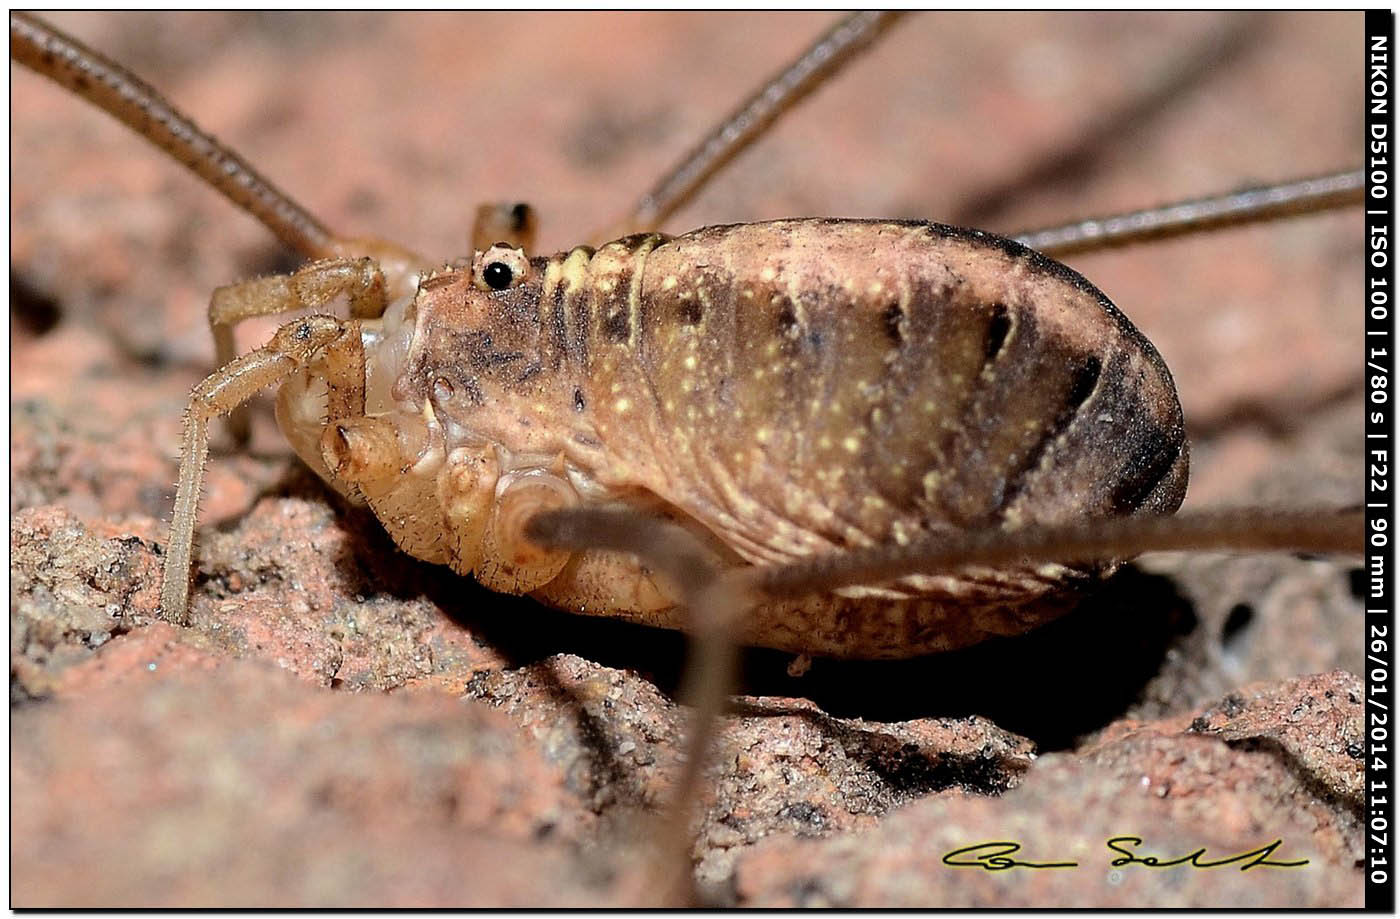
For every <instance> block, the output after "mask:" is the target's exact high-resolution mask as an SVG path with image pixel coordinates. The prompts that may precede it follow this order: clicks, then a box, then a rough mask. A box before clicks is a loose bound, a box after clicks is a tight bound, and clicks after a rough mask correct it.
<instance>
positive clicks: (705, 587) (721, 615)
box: [525, 508, 753, 906]
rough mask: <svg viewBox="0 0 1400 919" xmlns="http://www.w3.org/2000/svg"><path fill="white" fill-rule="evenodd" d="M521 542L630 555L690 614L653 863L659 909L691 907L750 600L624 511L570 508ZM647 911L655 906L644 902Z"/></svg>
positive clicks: (707, 559) (655, 523) (536, 521)
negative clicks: (678, 745)
mask: <svg viewBox="0 0 1400 919" xmlns="http://www.w3.org/2000/svg"><path fill="white" fill-rule="evenodd" d="M525 536H526V537H527V538H529V539H531V540H533V541H535V542H538V543H540V544H541V545H543V546H546V547H549V548H556V549H569V550H579V549H609V550H612V551H616V552H630V553H632V554H634V555H637V556H639V557H640V558H642V559H643V560H644V561H645V562H646V564H647V565H648V566H650V567H652V568H653V569H655V570H656V571H658V572H660V573H661V575H662V576H663V577H665V578H666V579H667V580H669V581H670V582H671V583H672V584H673V585H674V586H675V587H676V588H677V589H678V590H679V592H680V597H681V602H682V603H683V605H684V606H685V607H686V610H687V612H688V614H689V623H690V628H689V632H690V635H691V645H690V659H689V661H687V663H686V668H685V672H686V677H685V684H684V686H683V687H682V690H681V698H682V699H684V700H685V701H686V703H687V704H688V705H690V707H691V719H690V734H689V737H688V738H687V739H686V760H685V765H684V767H683V770H682V773H681V777H680V779H679V781H678V782H677V783H676V786H675V788H674V789H673V791H672V797H671V801H670V804H669V806H668V808H667V811H666V814H665V815H664V818H663V819H664V820H665V824H664V826H663V827H662V834H661V841H660V844H659V846H658V849H657V852H656V855H657V857H658V859H659V867H660V872H659V874H660V878H659V879H658V887H659V890H658V895H659V896H658V899H659V901H660V904H659V905H665V906H681V905H687V904H693V903H694V901H695V891H694V879H693V878H694V876H693V868H692V866H691V856H690V848H691V831H690V823H691V820H692V818H693V816H694V810H695V802H696V800H697V799H698V796H699V791H700V786H701V779H702V776H703V771H704V767H705V763H706V762H707V761H708V759H709V750H710V746H711V745H712V743H713V741H714V737H715V729H716V727H717V726H718V723H719V716H720V715H721V714H722V713H723V711H724V704H725V700H726V699H728V697H729V693H730V692H731V691H732V689H733V685H734V681H735V675H736V673H737V670H738V666H737V656H738V655H737V646H736V644H735V641H734V626H735V622H736V620H738V619H739V618H741V617H742V616H743V614H744V612H745V611H746V610H747V609H748V608H749V606H751V605H752V602H753V601H752V597H751V595H749V594H748V593H747V592H746V591H745V590H744V589H743V587H742V586H741V585H739V584H738V583H736V582H735V581H733V579H729V578H726V577H725V576H724V571H725V569H724V568H723V567H722V566H721V564H720V562H719V559H718V558H716V557H715V555H714V554H713V553H712V552H711V551H710V550H709V549H707V548H706V547H705V546H704V545H703V544H702V543H701V542H700V541H699V540H698V539H697V538H696V537H695V536H693V535H692V534H690V533H688V532H687V531H686V530H684V529H683V528H681V527H679V526H676V525H675V524H672V523H667V522H665V521H661V520H657V519H656V518H654V517H650V516H647V515H645V514H642V513H640V512H638V511H634V510H630V509H625V508H569V509H565V510H557V511H548V512H544V513H540V514H536V515H535V516H534V517H532V518H530V520H529V522H528V523H527V524H526V525H525ZM649 905H654V904H649Z"/></svg>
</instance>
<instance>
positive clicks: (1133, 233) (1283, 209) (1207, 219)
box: [1012, 169, 1366, 257]
mask: <svg viewBox="0 0 1400 919" xmlns="http://www.w3.org/2000/svg"><path fill="white" fill-rule="evenodd" d="M1365 185H1366V177H1365V175H1364V174H1363V173H1362V171H1361V170H1359V169H1357V170H1354V171H1352V172H1336V173H1332V174H1331V175H1325V176H1317V177H1316V178H1311V179H1299V180H1298V181H1296V182H1284V183H1281V184H1279V185H1266V186H1263V187H1261V188H1249V189H1245V190H1243V191H1237V192H1230V193H1227V194H1223V195H1212V196H1211V197H1208V198H1196V199H1193V200H1191V201H1179V202H1177V203H1175V204H1165V205H1162V206H1161V207H1150V208H1144V209H1143V210H1140V211H1130V212H1128V213H1125V214H1114V215H1112V216H1110V217H1094V218H1089V219H1087V220H1076V221H1074V222H1073V223H1066V224H1062V225H1060V226H1055V227H1047V228H1045V229H1042V230H1032V231H1030V232H1027V233H1020V234H1017V235H1016V236H1014V237H1012V238H1013V239H1015V240H1016V241H1017V242H1019V243H1022V244H1024V245H1027V246H1030V247H1031V248H1032V249H1038V250H1039V251H1041V252H1043V253H1045V254H1046V255H1053V256H1055V257H1059V256H1062V255H1070V254H1073V253H1078V252H1092V251H1094V250H1097V249H1110V248H1114V247H1117V246H1127V245H1131V244H1133V243H1140V242H1148V241H1150V240H1157V239H1166V238H1168V237H1171V236H1182V235H1184V234H1187V233H1204V232H1207V231H1210V230H1219V229H1223V228H1225V227H1233V226H1240V225H1243V224H1247V223H1262V222H1263V221H1266V220H1275V219H1277V218H1279V217H1293V216H1299V215H1302V214H1312V213H1316V212H1318V211H1324V210H1332V209H1335V208H1341V207H1350V206H1352V205H1359V204H1361V203H1362V201H1363V199H1364V195H1365Z"/></svg>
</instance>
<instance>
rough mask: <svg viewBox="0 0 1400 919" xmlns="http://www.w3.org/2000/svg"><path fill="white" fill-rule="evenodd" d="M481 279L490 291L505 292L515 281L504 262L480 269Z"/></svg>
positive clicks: (513, 275)
mask: <svg viewBox="0 0 1400 919" xmlns="http://www.w3.org/2000/svg"><path fill="white" fill-rule="evenodd" d="M481 279H482V280H483V281H485V282H486V286H487V287H489V288H491V289H492V290H505V289H506V288H507V287H509V286H510V282H511V281H512V280H514V279H515V274H514V273H513V272H512V271H511V270H510V266H509V265H507V264H506V263H505V262H492V263H490V264H489V265H487V266H486V267H485V268H483V269H481Z"/></svg>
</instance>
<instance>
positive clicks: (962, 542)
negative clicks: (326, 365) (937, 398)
mask: <svg viewBox="0 0 1400 919" xmlns="http://www.w3.org/2000/svg"><path fill="white" fill-rule="evenodd" d="M1363 534H1364V520H1363V516H1362V512H1361V511H1360V510H1351V509H1347V510H1342V511H1308V512H1301V513H1293V512H1287V513H1285V512H1258V511H1252V510H1225V511H1214V512H1211V511H1206V512H1187V513H1183V514H1179V515H1177V516H1175V517H1126V518H1116V519H1108V520H1096V521H1092V522H1088V523H1084V524H1078V525H1074V526H1065V527H1026V528H1024V529H1022V530H1018V531H1015V532H1011V533H1007V532H1003V531H1000V530H992V531H987V532H971V533H965V534H960V535H958V536H957V537H954V538H946V537H944V538H926V539H923V540H918V541H915V542H912V543H910V544H909V545H907V546H877V547H873V548H870V549H865V550H860V551H855V552H848V553H834V554H830V555H821V556H815V557H813V558H810V559H807V560H804V561H800V562H794V563H791V564H787V565H774V566H755V567H747V566H746V567H739V568H727V569H725V568H721V567H720V566H719V565H718V564H717V563H716V560H715V559H714V558H713V556H711V555H710V554H709V553H708V551H707V550H706V549H705V548H704V546H703V545H702V544H701V543H700V541H699V540H698V539H697V538H696V537H695V536H693V535H691V534H690V533H688V532H686V531H685V530H684V529H683V528H681V527H678V526H676V525H675V524H672V523H667V522H664V521H660V520H657V519H655V518H653V517H649V516H647V515H645V514H643V513H641V512H639V511H634V510H630V509H625V508H575V509H567V510H558V511H550V512H546V513H542V514H537V515H536V516H535V517H533V518H531V520H530V522H529V524H528V525H527V526H526V535H527V536H528V537H529V538H531V539H533V540H535V541H536V542H538V543H539V544H540V545H541V546H544V547H547V548H552V549H570V550H576V551H577V550H584V549H594V550H597V549H606V550H611V551H617V552H629V553H631V554H633V555H636V556H637V557H638V558H639V559H641V561H642V562H643V564H645V565H647V566H649V567H651V568H652V569H654V570H656V571H658V572H660V573H661V575H662V576H663V577H665V578H666V579H667V580H669V581H670V582H671V583H672V584H673V585H674V586H675V587H676V588H677V590H678V593H679V596H680V598H681V603H682V604H683V605H684V606H686V607H687V610H688V613H689V623H690V636H691V653H690V660H689V661H688V663H687V666H686V680H685V686H684V687H683V689H682V698H683V699H685V700H686V701H687V702H688V704H689V705H690V706H691V707H692V714H691V719H690V725H691V727H690V736H689V737H688V739H687V741H686V760H685V768H684V771H683V773H682V775H681V778H680V780H679V781H678V782H677V784H676V786H675V788H674V789H673V790H672V797H671V801H670V804H669V807H668V811H667V813H666V814H665V815H664V819H665V826H664V828H663V830H662V836H661V846H660V848H659V850H658V853H657V854H658V857H659V858H660V859H661V861H662V877H663V878H665V879H666V881H667V884H666V888H665V889H666V890H667V892H668V893H669V894H670V895H671V899H670V900H668V902H679V901H683V900H685V899H686V898H687V897H688V896H689V887H688V886H687V885H688V884H689V883H690V874H689V872H690V838H691V834H690V822H691V819H692V817H693V813H692V812H693V809H694V802H695V801H696V800H697V799H698V796H699V791H700V785H701V773H702V770H703V767H704V765H705V763H706V762H708V760H709V752H710V746H711V744H712V743H713V741H714V737H715V734H716V729H717V727H718V721H719V717H720V715H721V714H722V713H723V709H724V703H725V700H726V699H727V698H728V696H729V693H730V692H731V691H732V688H733V684H734V680H735V674H736V672H737V665H736V661H737V656H738V645H737V642H736V639H735V626H736V625H737V623H738V622H739V621H740V620H741V619H742V617H743V615H744V614H745V613H746V612H747V611H748V610H749V609H750V608H752V607H753V606H754V605H755V604H756V603H758V602H760V601H763V600H780V599H785V598H793V597H801V596H804V595H807V594H812V593H817V592H824V591H831V590H835V589H837V588H839V587H848V586H854V585H861V584H877V583H881V582H884V581H890V580H894V579H896V578H900V577H904V576H906V575H911V574H932V573H939V572H946V571H953V570H956V569H958V568H961V567H964V566H967V565H981V566H1004V565H1014V564H1029V563H1034V562H1051V561H1053V562H1068V561H1089V560H1093V559H1096V558H1114V557H1123V556H1128V555H1138V554H1140V553H1142V552H1150V551H1168V550H1186V549H1195V550H1215V551H1243V552H1248V551H1276V550H1285V551H1300V552H1318V553H1358V554H1359V553H1360V552H1362V551H1363V543H1364V536H1363Z"/></svg>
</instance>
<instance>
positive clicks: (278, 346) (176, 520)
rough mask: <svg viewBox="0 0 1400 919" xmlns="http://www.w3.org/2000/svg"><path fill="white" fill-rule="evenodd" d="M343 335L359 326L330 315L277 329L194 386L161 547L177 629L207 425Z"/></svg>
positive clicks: (165, 604) (184, 614)
mask: <svg viewBox="0 0 1400 919" xmlns="http://www.w3.org/2000/svg"><path fill="white" fill-rule="evenodd" d="M345 334H353V335H358V334H359V323H358V322H355V321H350V322H343V321H341V320H339V319H336V318H334V317H332V316H308V317H306V318H305V319H299V320H297V321H295V322H289V323H287V324H286V325H284V326H282V328H280V329H278V330H277V333H276V334H275V335H273V337H272V341H270V342H268V343H267V345H266V346H264V347H262V348H259V349H257V350H256V351H252V352H250V353H248V354H245V355H243V356H242V357H239V358H235V359H234V360H233V361H231V362H230V363H229V364H227V365H226V366H224V367H222V368H220V369H219V370H217V371H215V372H214V374H213V375H211V376H210V377H209V378H208V379H206V380H205V381H204V382H202V383H200V384H199V385H198V386H196V387H195V388H194V392H193V393H191V395H190V406H189V408H188V409H186V410H185V434H184V439H183V441H182V446H181V452H180V482H179V485H178V486H177V489H176V492H175V513H174V516H173V518H172V520H171V524H170V542H169V545H168V546H167V547H166V554H165V570H164V582H163V583H162V584H161V589H160V605H161V609H162V611H163V612H164V614H165V618H166V619H167V620H169V621H170V622H172V623H175V624H176V625H186V624H188V619H189V581H190V562H191V560H192V558H193V555H194V525H195V513H196V511H197V510H198V506H199V486H200V481H201V479H202V478H203V476H204V463H205V460H207V459H208V455H209V421H210V419H211V418H215V417H217V416H219V415H223V414H227V413H228V412H230V411H232V410H233V409H234V408H236V407H237V406H239V405H241V404H242V403H244V402H246V401H248V400H249V399H251V398H252V397H253V396H254V395H256V394H257V393H258V392H260V391H261V390H263V389H265V388H267V387H268V386H272V385H274V384H276V383H280V382H282V381H283V380H285V379H287V377H289V376H291V375H292V374H293V373H294V372H296V371H297V370H298V369H300V368H302V367H304V366H306V364H307V363H308V362H310V361H311V360H312V359H314V358H315V357H316V356H317V354H318V353H320V352H321V351H322V350H323V349H325V348H326V347H327V346H329V345H331V344H333V343H334V342H335V341H336V339H338V338H340V337H341V336H342V335H345Z"/></svg>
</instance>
